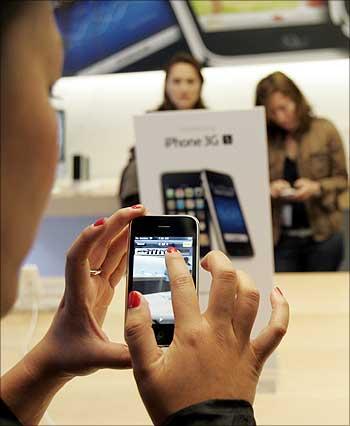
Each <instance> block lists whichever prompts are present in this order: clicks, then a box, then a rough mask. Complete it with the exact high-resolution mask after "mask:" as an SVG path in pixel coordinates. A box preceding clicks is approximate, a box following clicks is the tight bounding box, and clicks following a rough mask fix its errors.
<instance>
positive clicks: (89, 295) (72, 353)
mask: <svg viewBox="0 0 350 426" xmlns="http://www.w3.org/2000/svg"><path fill="white" fill-rule="evenodd" d="M144 212H145V209H144V208H143V206H140V207H139V208H125V209H121V210H119V211H117V212H116V213H115V214H114V215H112V216H111V217H110V218H108V219H106V220H105V222H104V223H102V224H100V225H99V226H94V225H92V226H89V227H87V228H86V229H85V230H84V231H83V232H82V233H81V234H80V236H79V237H78V238H77V239H76V240H75V242H74V243H73V245H72V246H71V248H70V250H69V251H68V254H67V263H66V289H65V294H64V296H63V299H62V301H61V303H60V305H59V308H58V311H57V313H56V315H55V318H54V320H53V323H52V325H51V327H50V329H49V331H48V333H47V334H46V336H45V337H44V338H43V340H42V341H41V342H40V343H39V344H38V345H37V346H36V347H35V348H34V349H33V350H32V351H31V352H30V353H29V354H28V355H27V356H26V357H25V359H24V361H25V363H26V368H27V369H28V370H29V371H31V372H32V373H33V374H35V373H36V372H37V371H39V374H42V371H43V370H44V371H45V372H47V374H48V375H50V373H51V371H52V372H54V373H55V377H57V376H59V377H60V376H61V377H63V378H67V379H70V378H72V377H74V376H76V375H86V374H90V373H92V372H94V371H96V370H97V369H99V368H128V367H130V366H131V360H130V354H129V350H128V348H127V346H126V345H125V344H120V343H112V342H110V341H109V339H108V337H107V336H106V335H105V333H104V332H103V331H102V328H101V327H102V324H103V321H104V318H105V315H106V312H107V309H108V306H109V304H110V302H111V300H112V298H113V294H114V288H115V286H116V285H117V284H118V282H119V281H120V279H121V277H122V275H123V274H124V271H125V267H126V250H127V239H128V228H127V225H128V223H129V222H130V221H131V220H132V219H134V218H136V217H138V216H141V215H143V214H144ZM90 269H101V270H102V273H101V274H100V275H96V276H91V275H90Z"/></svg>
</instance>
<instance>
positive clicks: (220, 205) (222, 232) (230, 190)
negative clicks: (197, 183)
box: [201, 170, 254, 256]
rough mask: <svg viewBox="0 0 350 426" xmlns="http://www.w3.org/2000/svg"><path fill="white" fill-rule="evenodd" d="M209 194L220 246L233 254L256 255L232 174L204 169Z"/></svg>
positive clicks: (206, 191) (205, 187)
mask: <svg viewBox="0 0 350 426" xmlns="http://www.w3.org/2000/svg"><path fill="white" fill-rule="evenodd" d="M201 179H202V182H203V188H204V191H205V196H206V198H207V201H208V207H209V211H210V216H211V219H212V222H213V225H214V229H215V232H216V235H217V239H218V243H219V246H220V249H221V250H223V251H224V252H226V253H227V254H228V255H229V256H253V255H254V252H253V247H252V243H251V239H250V236H249V232H248V227H247V225H246V221H245V219H244V215H243V211H242V208H241V205H240V202H239V199H238V194H237V191H236V189H235V186H234V183H233V180H232V178H231V177H230V176H229V175H225V174H222V173H216V172H212V171H208V170H204V171H202V172H201Z"/></svg>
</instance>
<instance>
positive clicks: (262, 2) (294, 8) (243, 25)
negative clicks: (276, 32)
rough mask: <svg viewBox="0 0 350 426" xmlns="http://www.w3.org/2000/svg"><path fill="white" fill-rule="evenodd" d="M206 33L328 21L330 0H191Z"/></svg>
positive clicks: (314, 23)
mask: <svg viewBox="0 0 350 426" xmlns="http://www.w3.org/2000/svg"><path fill="white" fill-rule="evenodd" d="M190 4H191V6H192V9H193V11H194V13H195V15H196V16H197V19H198V21H199V23H200V25H201V27H202V30H203V31H205V32H218V31H231V30H245V29H252V28H272V27H281V26H298V25H316V24H321V23H324V22H326V21H327V19H328V9H327V0H249V1H247V0H191V1H190Z"/></svg>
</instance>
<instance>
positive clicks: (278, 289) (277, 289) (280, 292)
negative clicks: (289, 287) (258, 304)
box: [275, 285, 283, 296]
mask: <svg viewBox="0 0 350 426" xmlns="http://www.w3.org/2000/svg"><path fill="white" fill-rule="evenodd" d="M275 290H276V291H277V292H278V293H279V294H280V295H281V296H283V293H282V291H281V289H280V288H279V287H278V286H277V285H276V286H275Z"/></svg>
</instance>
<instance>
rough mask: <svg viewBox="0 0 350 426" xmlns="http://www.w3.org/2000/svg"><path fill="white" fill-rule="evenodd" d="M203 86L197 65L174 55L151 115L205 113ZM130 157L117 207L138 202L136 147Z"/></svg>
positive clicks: (180, 54)
mask: <svg viewBox="0 0 350 426" xmlns="http://www.w3.org/2000/svg"><path fill="white" fill-rule="evenodd" d="M203 82H204V78H203V75H202V72H201V67H200V64H199V63H198V62H197V61H196V60H195V59H194V58H193V57H192V56H190V55H189V54H187V53H177V54H176V55H174V56H173V57H172V58H171V59H170V61H169V62H168V64H167V65H166V67H165V82H164V96H163V101H162V103H161V104H160V105H159V107H158V108H157V109H156V110H154V111H153V112H155V111H173V110H188V109H205V108H206V106H205V105H204V103H203V100H202V97H201V96H202V86H203ZM129 155H130V156H129V160H128V164H127V166H126V167H125V168H124V170H123V172H122V175H121V179H120V185H119V191H118V198H119V203H120V206H122V207H127V206H131V205H133V204H137V203H139V202H140V195H139V185H138V180H137V172H136V153H135V147H133V148H131V150H130V154H129Z"/></svg>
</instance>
